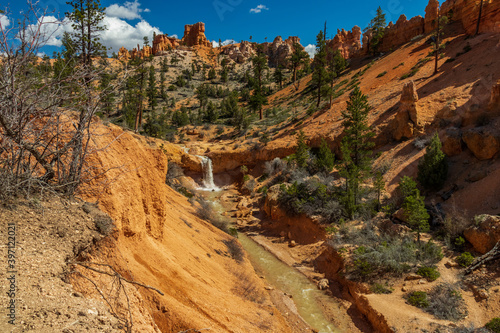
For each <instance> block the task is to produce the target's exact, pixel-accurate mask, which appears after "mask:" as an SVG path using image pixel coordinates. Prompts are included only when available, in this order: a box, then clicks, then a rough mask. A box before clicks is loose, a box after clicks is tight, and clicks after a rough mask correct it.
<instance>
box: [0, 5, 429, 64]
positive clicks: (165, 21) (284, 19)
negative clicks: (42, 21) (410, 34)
mask: <svg viewBox="0 0 500 333" xmlns="http://www.w3.org/2000/svg"><path fill="white" fill-rule="evenodd" d="M65 1H66V0H41V1H40V3H39V4H40V6H42V7H48V8H49V9H50V10H52V11H54V13H52V14H51V16H54V17H59V18H60V17H61V16H63V15H64V12H65V11H67V10H68V6H67V5H66V3H65ZM427 3H428V0H383V1H369V0H357V1H333V0H330V1H327V0H310V1H307V2H306V1H298V0H288V1H283V0H204V1H202V0H195V1H165V2H158V1H152V0H134V1H128V2H127V1H120V0H101V4H102V5H103V6H105V7H107V11H106V14H107V15H106V18H105V24H106V25H107V27H108V29H109V30H108V31H107V32H106V33H105V35H104V36H103V41H104V43H105V44H106V45H107V46H108V47H111V48H112V51H117V50H118V49H119V47H120V46H122V45H123V46H125V47H127V48H132V47H133V46H135V45H136V44H137V43H142V36H144V35H149V36H150V38H151V36H152V34H153V31H155V32H157V33H160V32H161V33H168V34H169V35H177V36H178V37H179V38H182V35H183V33H184V25H185V24H193V23H196V22H200V21H201V22H204V23H205V25H206V35H207V37H208V38H209V39H210V40H211V41H218V40H219V39H221V40H222V41H226V40H235V41H237V42H239V41H241V40H249V38H250V36H252V40H253V41H257V42H264V41H265V37H267V40H268V41H270V42H271V41H272V40H273V39H274V38H275V37H276V36H278V35H281V36H282V37H283V38H284V39H285V38H287V37H288V36H299V37H300V39H301V43H302V45H304V46H307V45H309V44H314V43H315V36H316V34H317V33H318V32H319V30H320V29H322V28H323V25H324V22H325V21H327V29H328V31H327V37H328V38H331V37H333V36H334V35H335V34H336V32H337V29H342V28H344V29H346V30H350V29H351V28H352V27H353V26H354V25H359V26H360V27H361V28H364V27H366V25H367V24H368V23H369V21H370V19H371V18H372V17H373V16H374V13H375V10H376V9H377V7H378V6H381V7H382V9H383V10H384V12H385V13H386V17H387V22H389V21H391V20H392V21H394V22H395V21H396V20H397V19H398V18H399V16H400V15H401V14H405V15H406V16H407V17H408V19H409V18H411V17H413V16H416V15H422V16H424V14H425V6H426V5H427ZM2 5H3V6H5V2H2ZM22 7H23V4H22V0H12V3H11V4H10V8H11V13H10V14H9V15H7V16H6V17H1V18H0V21H1V22H2V23H4V24H3V25H4V26H5V23H6V22H10V23H12V22H13V20H14V19H15V17H16V15H18V13H19V10H20V9H21V8H22ZM56 13H59V14H58V15H57V14H56ZM51 29H52V28H51ZM67 29H69V27H68V26H66V27H64V26H62V27H61V28H60V29H59V30H58V31H56V32H55V33H54V34H53V38H51V42H50V43H49V44H52V45H53V47H51V48H47V50H49V51H50V52H47V53H49V54H50V53H51V52H52V50H53V49H57V47H58V45H60V41H59V39H60V35H61V34H62V31H64V30H67Z"/></svg>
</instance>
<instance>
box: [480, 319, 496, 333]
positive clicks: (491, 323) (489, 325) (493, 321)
mask: <svg viewBox="0 0 500 333" xmlns="http://www.w3.org/2000/svg"><path fill="white" fill-rule="evenodd" d="M484 327H486V328H487V329H488V330H490V332H493V333H500V317H495V318H493V319H491V320H490V321H489V322H488V323H487V324H486V325H484Z"/></svg>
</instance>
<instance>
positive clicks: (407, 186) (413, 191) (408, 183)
mask: <svg viewBox="0 0 500 333" xmlns="http://www.w3.org/2000/svg"><path fill="white" fill-rule="evenodd" d="M398 189H399V192H400V193H401V196H402V199H403V201H404V200H405V199H406V198H408V197H410V196H415V195H417V193H420V191H419V190H418V188H417V183H416V182H415V180H413V178H411V177H408V176H403V178H401V180H400V181H399V187H398Z"/></svg>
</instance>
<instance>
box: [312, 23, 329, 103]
mask: <svg viewBox="0 0 500 333" xmlns="http://www.w3.org/2000/svg"><path fill="white" fill-rule="evenodd" d="M313 64H314V72H313V75H312V80H311V83H312V85H313V87H314V88H315V89H316V90H317V96H318V101H317V103H316V106H317V107H319V104H320V102H321V96H322V95H325V89H328V85H327V83H328V81H327V79H328V73H327V71H326V69H327V51H326V41H325V36H324V34H323V31H320V32H319V33H318V35H317V36H316V54H315V55H314V61H313Z"/></svg>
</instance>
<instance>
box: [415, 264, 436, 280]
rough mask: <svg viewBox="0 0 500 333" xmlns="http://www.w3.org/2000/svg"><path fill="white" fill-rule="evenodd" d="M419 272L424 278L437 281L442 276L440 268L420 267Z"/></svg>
mask: <svg viewBox="0 0 500 333" xmlns="http://www.w3.org/2000/svg"><path fill="white" fill-rule="evenodd" d="M417 274H418V275H421V276H423V277H424V278H426V279H427V281H429V282H431V281H435V280H437V278H439V277H440V276H441V274H440V273H439V272H438V270H437V269H436V268H434V267H427V266H424V267H420V268H419V269H418V270H417Z"/></svg>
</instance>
